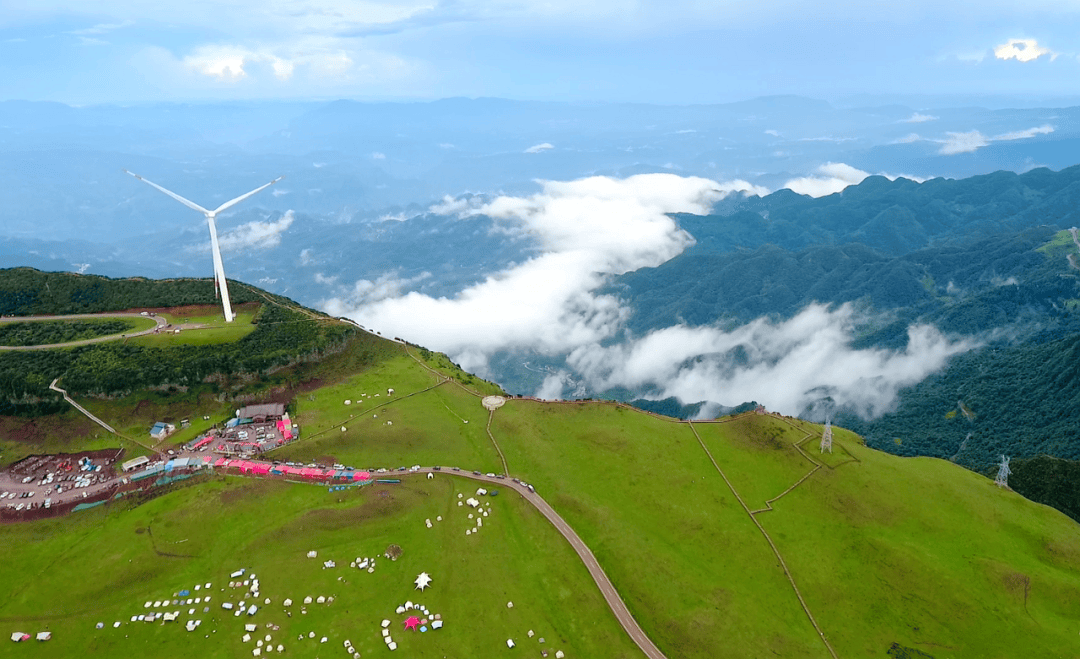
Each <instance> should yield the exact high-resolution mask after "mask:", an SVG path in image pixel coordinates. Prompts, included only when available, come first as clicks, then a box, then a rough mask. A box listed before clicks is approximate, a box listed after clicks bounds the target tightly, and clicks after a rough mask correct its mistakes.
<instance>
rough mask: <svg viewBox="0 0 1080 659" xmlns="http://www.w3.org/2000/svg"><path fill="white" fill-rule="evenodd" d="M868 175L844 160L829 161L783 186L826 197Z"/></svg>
mask: <svg viewBox="0 0 1080 659" xmlns="http://www.w3.org/2000/svg"><path fill="white" fill-rule="evenodd" d="M867 176H870V172H864V171H863V170H861V169H858V168H855V167H852V166H851V165H848V164H845V163H842V162H827V163H825V164H824V165H821V166H820V167H818V168H817V169H816V170H815V172H814V174H813V175H811V176H800V177H798V178H793V179H791V180H789V181H787V182H786V183H784V185H783V187H785V188H787V189H789V190H791V191H792V192H797V193H799V194H802V195H807V196H809V197H824V196H827V195H831V194H836V193H837V192H840V191H842V190H843V189H844V188H846V187H848V186H849V185H858V184H859V183H862V182H863V179H865V178H866V177H867ZM879 176H884V177H885V178H887V179H889V180H890V181H895V180H896V179H897V178H898V177H897V176H896V175H895V174H885V173H881V174H879ZM905 178H909V179H911V180H913V181H922V180H923V179H920V178H918V177H916V176H905Z"/></svg>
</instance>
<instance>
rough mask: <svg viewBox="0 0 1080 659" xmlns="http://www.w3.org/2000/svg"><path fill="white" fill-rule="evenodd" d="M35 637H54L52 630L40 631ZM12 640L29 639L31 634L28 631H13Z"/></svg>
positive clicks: (18, 641)
mask: <svg viewBox="0 0 1080 659" xmlns="http://www.w3.org/2000/svg"><path fill="white" fill-rule="evenodd" d="M34 638H36V639H37V640H39V641H47V640H49V639H51V638H52V632H38V633H37V636H35V637H34ZM11 640H13V641H15V642H16V643H21V642H23V641H29V640H30V634H27V633H26V632H12V634H11Z"/></svg>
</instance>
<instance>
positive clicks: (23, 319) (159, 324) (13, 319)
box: [0, 313, 169, 350]
mask: <svg viewBox="0 0 1080 659" xmlns="http://www.w3.org/2000/svg"><path fill="white" fill-rule="evenodd" d="M87 318H153V319H154V322H155V323H156V325H155V326H154V327H151V328H150V329H145V330H142V331H140V332H131V333H130V334H127V333H125V334H109V335H108V336H96V337H94V338H92V339H83V340H82V341H70V342H68V343H50V344H48V345H40V346H0V350H52V349H53V348H74V347H76V346H86V345H90V344H92V343H104V342H106V341H116V340H117V339H124V338H130V337H133V336H143V335H145V334H153V333H154V332H156V331H158V330H160V329H162V328H163V327H165V326H166V325H168V324H169V321H167V320H165V319H164V318H162V317H161V316H144V315H142V314H140V313H84V314H72V315H67V316H10V317H5V318H0V323H33V322H40V321H46V320H86V319H87Z"/></svg>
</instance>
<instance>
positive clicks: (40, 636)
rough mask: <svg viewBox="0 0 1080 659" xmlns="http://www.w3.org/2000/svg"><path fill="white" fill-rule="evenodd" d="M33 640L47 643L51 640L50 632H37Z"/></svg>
mask: <svg viewBox="0 0 1080 659" xmlns="http://www.w3.org/2000/svg"><path fill="white" fill-rule="evenodd" d="M34 638H36V639H37V640H39V641H47V640H49V639H50V638H52V632H38V633H37V636H35V637H34Z"/></svg>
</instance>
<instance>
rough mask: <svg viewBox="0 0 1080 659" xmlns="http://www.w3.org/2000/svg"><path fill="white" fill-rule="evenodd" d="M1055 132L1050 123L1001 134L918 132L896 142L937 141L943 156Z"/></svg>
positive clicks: (976, 131) (972, 131) (974, 131)
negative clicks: (927, 134)
mask: <svg viewBox="0 0 1080 659" xmlns="http://www.w3.org/2000/svg"><path fill="white" fill-rule="evenodd" d="M1053 132H1054V127H1053V126H1051V125H1050V124H1043V125H1042V126H1033V127H1031V128H1025V129H1023V130H1013V131H1009V132H1007V133H1001V134H1000V135H983V134H982V132H981V131H978V130H969V131H962V132H947V133H945V137H943V138H932V137H923V136H921V135H919V134H918V133H911V134H909V135H907V136H905V137H902V138H900V139H898V140H896V142H895V143H896V144H913V143H915V142H931V143H933V142H936V143H938V144H940V145H941V147H940V148H939V149H938V153H940V154H941V155H943V156H951V155H956V154H958V153H972V152H974V151H977V150H979V149H981V148H983V147H984V146H989V145H990V144H991V143H992V142H1009V141H1012V140H1028V139H1031V138H1033V137H1036V136H1038V135H1049V134H1050V133H1053Z"/></svg>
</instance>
